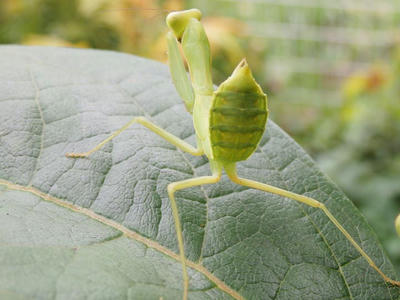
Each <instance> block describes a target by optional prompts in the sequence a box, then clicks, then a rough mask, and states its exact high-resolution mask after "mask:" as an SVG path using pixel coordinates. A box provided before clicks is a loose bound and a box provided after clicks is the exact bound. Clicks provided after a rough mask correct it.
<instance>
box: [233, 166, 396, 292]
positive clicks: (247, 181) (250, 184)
mask: <svg viewBox="0 0 400 300" xmlns="http://www.w3.org/2000/svg"><path fill="white" fill-rule="evenodd" d="M225 170H226V173H227V174H228V176H229V178H230V179H231V180H232V181H233V182H235V183H237V184H240V185H243V186H247V187H250V188H254V189H257V190H261V191H264V192H268V193H272V194H277V195H280V196H283V197H286V198H290V199H293V200H296V201H298V202H301V203H304V204H307V205H309V206H312V207H315V208H319V209H321V210H322V211H323V212H324V213H325V215H326V216H327V217H328V218H329V219H330V220H331V222H332V223H333V224H334V225H335V226H336V228H337V229H339V230H340V231H341V232H342V233H343V235H344V236H345V237H346V238H347V240H348V241H349V242H350V243H351V244H352V245H353V246H354V248H356V249H357V251H358V252H359V253H360V254H361V255H362V256H363V257H364V258H365V260H366V261H367V262H368V263H369V265H370V266H371V267H372V268H374V269H375V271H377V272H378V273H379V275H381V276H382V278H383V279H384V280H385V281H386V282H388V283H390V284H393V285H396V286H400V281H396V280H393V279H391V278H389V277H388V276H387V275H386V274H385V273H383V272H382V271H381V269H379V268H378V266H377V265H376V264H375V263H374V261H373V260H372V259H371V258H370V257H369V255H368V254H367V253H366V252H365V251H364V250H363V249H362V248H361V247H360V246H359V245H358V244H357V242H356V241H355V240H354V239H353V238H352V237H351V235H350V234H349V233H348V232H347V230H346V229H344V227H343V226H342V225H341V224H340V223H339V221H338V220H337V219H336V218H335V217H334V216H333V215H332V213H331V212H330V211H329V210H328V208H327V207H326V206H325V204H324V203H321V202H319V201H317V200H315V199H313V198H310V197H307V196H303V195H299V194H296V193H292V192H289V191H286V190H283V189H280V188H277V187H274V186H271V185H268V184H265V183H261V182H258V181H254V180H250V179H245V178H241V177H238V176H237V173H236V166H235V165H234V164H232V165H228V166H226V167H225Z"/></svg>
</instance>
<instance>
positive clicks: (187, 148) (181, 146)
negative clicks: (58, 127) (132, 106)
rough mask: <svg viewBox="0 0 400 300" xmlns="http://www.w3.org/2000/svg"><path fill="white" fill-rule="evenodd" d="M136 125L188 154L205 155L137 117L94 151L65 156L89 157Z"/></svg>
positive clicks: (200, 150) (143, 118)
mask: <svg viewBox="0 0 400 300" xmlns="http://www.w3.org/2000/svg"><path fill="white" fill-rule="evenodd" d="M135 123H139V124H142V125H143V126H145V127H147V128H148V129H150V130H151V131H153V132H154V133H157V134H158V135H159V136H161V137H162V138H164V139H165V140H167V141H168V142H170V143H171V144H172V145H174V146H176V147H177V148H179V149H181V150H182V151H185V152H188V153H190V154H192V155H195V156H199V155H203V153H204V152H203V150H202V149H201V148H195V147H193V146H192V145H190V144H188V143H186V142H185V141H183V140H181V139H180V138H178V137H176V136H175V135H173V134H171V133H169V132H167V131H166V130H164V129H162V128H161V127H158V126H157V125H155V124H154V123H152V122H150V121H149V120H147V119H146V118H145V117H135V118H133V119H132V120H131V121H129V122H128V123H126V124H125V125H124V126H122V127H121V128H120V129H119V130H117V131H116V132H114V133H113V134H111V135H110V136H109V137H108V138H106V139H105V140H104V141H102V142H101V143H100V144H98V145H97V146H95V147H94V148H93V149H91V150H89V151H87V152H82V153H74V152H73V153H67V154H65V156H67V157H88V156H89V155H90V154H92V153H93V152H96V151H97V150H99V149H100V148H101V147H103V146H104V145H105V144H107V143H108V142H109V141H111V140H112V139H113V138H115V137H116V136H117V135H119V134H120V133H121V132H123V131H124V130H125V129H127V128H128V127H130V126H132V125H133V124H135Z"/></svg>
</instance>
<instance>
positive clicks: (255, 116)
mask: <svg viewBox="0 0 400 300" xmlns="http://www.w3.org/2000/svg"><path fill="white" fill-rule="evenodd" d="M267 116H268V110H267V97H266V95H265V94H264V93H262V91H261V92H260V91H259V90H257V89H250V90H244V91H240V89H239V91H237V90H236V91H231V90H224V89H223V90H222V91H221V90H218V91H216V92H215V94H214V99H213V104H212V108H211V112H210V142H211V148H212V152H213V157H214V159H216V160H219V161H225V162H235V161H240V160H246V159H247V158H248V157H249V156H250V155H251V154H252V153H253V152H254V151H255V150H256V148H257V145H258V143H259V142H260V139H261V137H262V135H263V133H264V130H265V123H266V121H267Z"/></svg>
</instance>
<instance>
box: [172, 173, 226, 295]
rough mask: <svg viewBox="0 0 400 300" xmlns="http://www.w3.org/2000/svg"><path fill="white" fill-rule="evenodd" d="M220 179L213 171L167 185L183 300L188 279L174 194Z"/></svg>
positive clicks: (187, 287) (219, 175) (186, 293)
mask: <svg viewBox="0 0 400 300" xmlns="http://www.w3.org/2000/svg"><path fill="white" fill-rule="evenodd" d="M220 179H221V171H220V170H218V171H215V172H214V174H213V175H212V176H202V177H197V178H191V179H187V180H182V181H177V182H173V183H170V184H169V185H168V196H169V199H170V201H171V209H172V215H173V217H174V222H175V230H176V237H177V240H178V247H179V256H180V259H181V263H182V274H183V299H184V300H186V299H187V297H188V290H189V277H188V274H187V270H186V258H185V249H184V245H183V236H182V227H181V222H180V219H179V212H178V207H177V205H176V201H175V196H174V194H175V192H176V191H178V190H182V189H186V188H189V187H194V186H198V185H202V184H211V183H216V182H218V181H219V180H220Z"/></svg>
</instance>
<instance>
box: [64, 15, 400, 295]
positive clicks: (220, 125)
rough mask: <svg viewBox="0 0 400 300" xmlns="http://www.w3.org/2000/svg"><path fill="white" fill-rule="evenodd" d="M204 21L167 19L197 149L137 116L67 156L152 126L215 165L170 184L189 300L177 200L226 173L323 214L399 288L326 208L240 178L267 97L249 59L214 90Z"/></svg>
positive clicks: (176, 78) (174, 69)
mask: <svg viewBox="0 0 400 300" xmlns="http://www.w3.org/2000/svg"><path fill="white" fill-rule="evenodd" d="M200 19H201V12H200V11H199V10H198V9H190V10H185V11H178V12H172V13H170V14H169V15H168V16H167V25H168V27H169V29H170V32H169V33H168V34H167V42H168V55H169V67H170V70H171V75H172V79H173V82H174V85H175V87H176V89H177V91H178V93H179V95H180V96H181V98H182V99H183V102H184V104H185V106H186V109H187V110H188V112H189V113H190V114H192V115H193V124H194V128H195V131H196V138H197V147H193V146H192V145H190V144H188V143H186V142H185V141H183V140H181V139H180V138H178V137H176V136H174V135H172V134H170V133H168V132H167V131H165V130H164V129H162V128H160V127H158V126H157V125H155V124H153V123H152V122H151V121H149V120H147V119H146V118H144V117H135V118H133V119H132V120H131V121H130V122H128V123H127V124H126V125H124V126H123V127H122V128H121V129H119V130H118V131H116V132H114V133H113V134H112V135H111V136H110V137H108V138H107V139H105V140H104V141H103V142H101V143H100V144H98V145H97V146H95V147H94V148H93V149H91V150H89V151H87V152H84V153H67V154H66V156H67V157H75V158H77V157H88V156H89V155H90V154H92V153H93V152H95V151H97V150H99V149H100V148H101V147H103V145H104V144H106V143H107V142H109V141H110V140H112V139H113V138H114V137H116V136H117V135H119V134H120V133H121V132H122V131H124V130H125V129H127V128H128V127H130V126H131V125H133V124H136V123H139V124H141V125H143V126H145V127H147V128H148V129H150V130H151V131H153V132H154V133H156V134H158V135H159V136H161V137H163V138H164V139H165V140H167V141H168V142H170V143H171V144H173V145H174V146H176V147H177V148H179V149H181V150H182V151H185V152H188V153H190V154H192V155H206V156H207V158H208V160H209V162H210V167H211V175H209V176H202V177H196V178H191V179H187V180H183V181H178V182H173V183H171V184H169V185H168V196H169V199H170V201H171V208H172V214H173V218H174V222H175V229H176V235H177V240H178V247H179V257H180V261H181V264H182V274H183V299H184V300H186V299H187V298H188V293H189V276H188V273H187V267H186V256H185V250H184V244H183V236H182V229H181V223H180V217H179V212H178V208H177V205H176V201H175V196H174V195H175V192H176V191H178V190H182V189H186V188H189V187H194V186H199V185H203V184H212V183H216V182H218V181H219V180H220V178H221V174H222V171H223V170H225V172H226V174H227V175H228V177H229V178H230V179H231V180H232V181H233V182H235V183H237V184H239V185H243V186H246V187H250V188H253V189H257V190H261V191H264V192H267V193H272V194H277V195H280V196H283V197H286V198H290V199H293V200H295V201H298V202H301V203H304V204H306V205H309V206H311V207H315V208H317V209H320V210H322V211H323V212H324V213H325V215H326V216H327V217H328V218H329V220H330V221H331V222H332V223H333V224H334V225H335V226H336V228H337V229H338V230H340V231H341V233H342V234H343V235H344V236H345V237H346V239H347V240H348V241H349V242H350V243H351V244H352V245H353V246H354V248H355V249H356V250H357V251H358V252H359V253H360V254H361V255H362V256H363V257H364V259H365V260H366V261H367V262H368V263H369V265H370V266H371V267H372V268H373V269H375V270H376V272H378V273H379V274H380V275H381V276H382V277H383V279H384V280H385V281H386V282H388V283H390V284H393V285H396V286H400V282H399V281H396V280H393V279H391V278H389V277H388V276H386V275H385V274H384V273H383V272H382V271H381V270H380V268H379V267H377V265H376V264H375V263H374V261H373V260H372V259H371V258H370V257H369V255H368V254H367V253H366V252H365V251H364V250H363V249H362V248H361V247H360V246H359V245H358V244H357V242H356V241H355V240H354V239H353V238H352V237H351V236H350V234H349V233H348V232H347V231H346V229H345V228H344V227H343V226H342V225H341V224H340V223H339V222H338V220H337V219H336V218H335V217H334V216H333V215H332V214H331V212H330V211H329V210H328V208H327V207H326V206H325V204H323V203H322V202H319V201H317V200H315V199H312V198H310V197H306V196H304V195H300V194H295V193H293V192H290V191H286V190H283V189H280V188H277V187H274V186H271V185H268V184H265V183H261V182H257V181H254V180H249V179H246V178H241V177H239V176H238V175H237V172H236V163H237V162H238V161H243V160H246V159H247V158H248V157H249V156H250V155H251V154H252V153H253V152H254V151H255V150H256V148H257V146H258V144H259V142H260V140H261V137H262V135H263V133H264V131H265V124H266V121H267V117H268V108H267V96H266V95H265V94H264V92H263V91H262V89H261V87H260V86H259V85H258V84H257V82H256V81H255V80H254V78H253V75H252V73H251V70H250V68H249V66H248V64H247V62H246V60H245V59H243V60H242V61H241V62H240V63H239V65H238V66H237V67H236V69H235V70H234V71H233V73H232V75H231V76H230V77H229V78H228V79H227V80H226V81H225V82H223V83H222V84H221V85H220V86H219V88H218V89H217V90H216V91H214V88H213V83H212V79H211V55H210V46H209V42H208V39H207V36H206V34H205V32H204V29H203V26H202V25H201V23H200ZM179 44H180V46H181V47H182V51H183V55H184V58H185V59H186V62H187V64H188V67H189V73H190V80H189V78H188V76H187V74H186V71H185V67H184V64H183V59H182V57H181V54H180V52H179ZM399 218H400V217H398V218H397V221H396V224H397V228H399V227H400V219H399ZM398 230H400V229H398Z"/></svg>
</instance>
